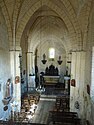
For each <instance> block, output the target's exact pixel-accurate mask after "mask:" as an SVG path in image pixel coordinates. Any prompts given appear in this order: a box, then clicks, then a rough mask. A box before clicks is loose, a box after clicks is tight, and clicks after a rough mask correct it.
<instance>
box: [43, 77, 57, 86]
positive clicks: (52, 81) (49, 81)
mask: <svg viewBox="0 0 94 125" xmlns="http://www.w3.org/2000/svg"><path fill="white" fill-rule="evenodd" d="M43 78H44V85H55V84H58V83H59V76H43Z"/></svg>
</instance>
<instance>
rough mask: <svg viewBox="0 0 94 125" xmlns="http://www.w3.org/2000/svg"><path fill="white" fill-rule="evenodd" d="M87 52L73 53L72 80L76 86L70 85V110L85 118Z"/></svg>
mask: <svg viewBox="0 0 94 125" xmlns="http://www.w3.org/2000/svg"><path fill="white" fill-rule="evenodd" d="M84 77H85V52H83V51H80V52H72V61H71V80H72V79H74V80H75V86H71V85H70V110H71V111H76V112H78V114H79V115H80V116H81V117H83V112H84V107H83V106H84V97H83V92H84V84H85V78H84Z"/></svg>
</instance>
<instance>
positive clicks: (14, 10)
mask: <svg viewBox="0 0 94 125" xmlns="http://www.w3.org/2000/svg"><path fill="white" fill-rule="evenodd" d="M91 2H92V0H91V1H90V0H0V5H1V9H2V13H3V14H4V17H5V20H6V24H7V27H8V35H9V42H10V46H12V45H13V41H14V42H16V45H17V46H19V45H20V44H21V45H22V44H23V41H21V38H22V37H23V36H25V37H26V38H27V43H28V49H29V50H30V51H34V50H35V49H36V47H37V46H38V44H40V42H41V44H42V45H43V44H44V43H47V42H48V43H51V42H52V44H54V45H55V46H57V47H58V49H61V50H62V49H65V50H66V51H70V50H73V49H74V50H81V49H83V47H84V39H83V36H84V34H85V32H86V31H87V26H88V17H89V13H90V7H91ZM83 22H84V23H83ZM14 37H15V40H14Z"/></svg>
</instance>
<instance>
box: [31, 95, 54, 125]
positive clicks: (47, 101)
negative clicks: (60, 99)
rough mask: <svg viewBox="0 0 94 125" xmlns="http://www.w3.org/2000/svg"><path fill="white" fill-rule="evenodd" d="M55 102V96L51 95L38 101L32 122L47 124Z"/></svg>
mask: <svg viewBox="0 0 94 125" xmlns="http://www.w3.org/2000/svg"><path fill="white" fill-rule="evenodd" d="M54 104H55V98H49V97H47V98H44V97H42V98H40V101H39V103H38V107H37V109H36V111H35V115H34V118H33V120H32V122H33V123H41V124H47V122H48V117H49V111H50V110H52V109H53V106H54Z"/></svg>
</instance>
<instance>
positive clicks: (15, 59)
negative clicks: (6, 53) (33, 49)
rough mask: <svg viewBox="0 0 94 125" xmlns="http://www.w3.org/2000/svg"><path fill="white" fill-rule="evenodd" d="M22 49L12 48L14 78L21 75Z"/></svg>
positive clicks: (11, 58)
mask: <svg viewBox="0 0 94 125" xmlns="http://www.w3.org/2000/svg"><path fill="white" fill-rule="evenodd" d="M19 54H20V51H14V50H10V63H11V76H12V77H13V79H14V78H15V76H16V75H18V76H20V60H19Z"/></svg>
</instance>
